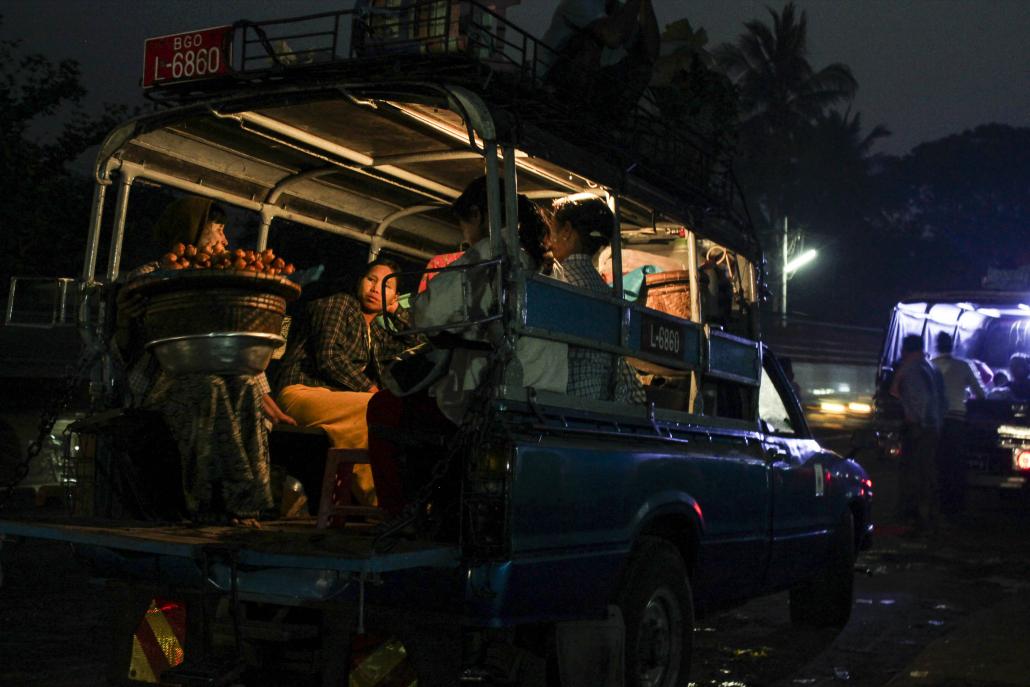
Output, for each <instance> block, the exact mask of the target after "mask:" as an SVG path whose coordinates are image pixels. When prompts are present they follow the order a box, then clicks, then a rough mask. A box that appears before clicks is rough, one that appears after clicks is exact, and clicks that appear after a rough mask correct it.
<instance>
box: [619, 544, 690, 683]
mask: <svg viewBox="0 0 1030 687" xmlns="http://www.w3.org/2000/svg"><path fill="white" fill-rule="evenodd" d="M617 603H618V606H619V610H620V611H622V617H623V621H624V622H625V626H626V649H625V651H626V687H686V685H687V684H688V677H689V674H690V654H691V650H692V648H693V644H694V601H693V597H692V595H691V590H690V579H689V578H688V576H687V569H686V566H685V565H684V564H683V558H682V557H681V556H680V554H679V551H677V550H676V547H675V546H673V545H672V544H670V543H669V542H668V541H666V540H664V539H660V538H657V537H644V538H642V540H641V542H640V543H639V545H638V546H637V548H636V550H635V551H634V553H633V556H632V557H631V558H630V561H629V564H628V567H627V569H626V573H625V575H624V576H623V580H622V586H621V589H620V591H619V595H618V599H617Z"/></svg>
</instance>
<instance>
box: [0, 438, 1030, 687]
mask: <svg viewBox="0 0 1030 687" xmlns="http://www.w3.org/2000/svg"><path fill="white" fill-rule="evenodd" d="M840 440H841V437H831V441H832V442H837V445H840ZM867 467H868V469H869V470H870V472H871V474H872V478H873V480H874V488H875V489H876V497H875V498H876V503H877V507H876V513H875V516H876V519H877V522H878V525H879V527H878V532H877V534H876V537H875V544H874V546H873V548H872V549H871V550H870V551H867V552H864V553H863V554H862V555H861V556H860V558H859V561H858V567H859V568H860V569H863V570H865V571H868V572H867V573H862V574H860V575H859V577H858V578H857V582H856V599H855V607H854V611H853V614H852V619H851V622H850V623H849V624H848V625H847V627H845V628H844V629H843V631H841V632H835V631H825V630H799V629H795V628H793V627H791V625H790V622H789V618H788V611H787V598H786V594H779V595H776V596H771V597H767V598H763V599H759V600H756V601H753V602H751V603H749V604H747V605H745V606H742V607H739V608H736V609H734V610H731V611H726V612H722V613H718V614H713V615H710V616H708V617H705V618H702V619H699V622H698V626H697V634H696V647H695V652H694V671H693V675H692V677H693V680H694V684H696V685H697V686H698V687H707V686H717V687H799V686H801V687H803V686H805V685H812V686H815V687H819V686H825V685H835V686H842V685H852V686H856V687H960V686H961V687H1027V685H1030V594H1028V593H1027V592H1028V590H1030V513H1028V512H1027V511H1026V510H1025V509H1020V508H1019V507H1018V506H1017V505H1016V504H1008V503H1004V502H996V501H992V500H989V499H988V500H982V501H981V502H978V503H975V504H972V505H973V507H972V508H971V512H970V513H969V514H968V515H967V516H966V517H965V518H964V519H963V520H961V521H959V522H958V523H957V524H955V525H953V526H950V527H948V528H946V529H945V530H944V531H943V532H942V533H941V534H940V535H938V536H936V537H933V538H929V537H915V536H912V535H911V534H910V533H908V532H906V531H905V530H903V529H902V528H900V527H897V526H895V525H893V524H892V522H891V520H892V518H891V515H892V514H891V512H890V510H891V509H890V508H889V507H888V505H889V504H891V503H893V498H894V496H893V478H894V466H893V465H890V464H883V463H876V462H869V463H868V465H867ZM3 561H4V572H5V574H6V581H5V582H4V584H3V586H2V587H0V685H3V686H7V685H10V686H12V687H13V686H15V685H16V686H18V687H36V686H42V685H59V686H60V685H94V684H99V683H100V682H101V680H102V676H103V671H104V665H105V657H106V654H107V650H108V649H107V647H108V644H109V642H108V635H107V633H106V625H105V622H106V620H105V619H106V615H105V614H106V611H107V608H108V606H109V604H108V597H107V595H106V592H105V590H104V588H103V586H102V585H101V584H99V583H96V582H93V581H90V580H89V578H88V577H87V575H86V574H85V572H84V571H83V570H82V569H81V568H79V567H78V566H77V565H76V563H75V561H74V559H73V557H72V555H71V553H70V551H69V549H68V548H67V547H66V546H62V545H56V544H47V543H40V542H23V543H21V544H18V545H16V546H13V547H12V546H11V545H10V544H8V545H7V548H6V549H5V550H4V551H3Z"/></svg>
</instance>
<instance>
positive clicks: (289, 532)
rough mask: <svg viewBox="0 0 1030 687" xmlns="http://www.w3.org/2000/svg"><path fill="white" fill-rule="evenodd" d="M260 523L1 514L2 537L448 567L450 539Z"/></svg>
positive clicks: (293, 565) (267, 564) (257, 557)
mask: <svg viewBox="0 0 1030 687" xmlns="http://www.w3.org/2000/svg"><path fill="white" fill-rule="evenodd" d="M261 525H262V526H261V528H260V529H258V528H250V527H229V526H213V525H212V526H195V525H188V524H175V523H154V524H150V523H143V522H138V523H131V524H127V523H125V522H115V521H102V520H85V519H74V520H72V519H70V518H65V519H51V520H47V519H39V518H33V519H31V520H29V519H24V520H14V519H9V520H0V538H3V537H5V536H7V537H25V538H30V539H49V540H54V541H65V542H69V543H72V544H76V545H80V546H82V545H84V546H92V547H100V548H105V549H111V550H114V551H120V552H129V553H134V554H153V555H157V556H163V557H173V558H182V559H190V560H193V561H196V562H198V563H199V562H201V561H203V560H205V559H208V558H209V557H210V556H212V555H213V554H218V553H231V555H232V557H233V559H234V561H235V563H236V564H238V565H246V566H252V567H255V568H279V569H296V570H308V571H335V572H341V573H358V574H361V573H365V574H376V573H389V572H396V571H403V570H409V569H412V568H426V567H430V568H453V567H455V566H457V565H458V563H459V561H460V552H459V549H458V547H457V546H456V545H454V544H441V543H436V542H429V541H425V540H422V541H419V540H407V539H401V540H397V541H391V542H390V545H388V546H380V547H379V548H380V549H382V550H379V551H376V550H374V549H373V542H374V535H373V531H372V528H371V527H369V526H355V527H351V526H348V527H346V528H341V529H315V527H314V525H313V522H312V521H271V522H262V523H261Z"/></svg>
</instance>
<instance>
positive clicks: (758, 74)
mask: <svg viewBox="0 0 1030 687" xmlns="http://www.w3.org/2000/svg"><path fill="white" fill-rule="evenodd" d="M766 9H767V10H768V12H769V15H770V17H771V18H772V26H767V25H766V24H763V23H762V22H760V21H758V20H752V21H749V22H746V23H745V24H744V27H745V29H746V31H745V33H744V34H743V35H741V36H740V38H739V39H738V40H737V43H736V44H731V43H725V44H723V45H721V46H720V47H719V48H717V49H716V51H715V57H716V60H717V62H718V64H719V65H720V67H721V68H722V69H723V71H724V72H725V73H726V74H727V75H728V76H729V77H730V79H732V80H733V83H734V84H735V85H736V86H737V89H738V91H739V93H740V99H741V117H742V121H743V122H744V123H745V124H749V125H750V126H749V128H753V129H757V131H756V133H764V134H767V135H768V134H775V135H780V136H782V135H784V134H792V133H796V130H797V127H798V126H799V125H801V124H803V123H805V122H811V121H812V120H814V119H815V117H817V116H818V115H819V114H821V113H823V112H824V111H825V110H826V109H827V108H828V107H830V106H832V105H835V104H837V103H840V102H842V101H846V100H850V99H851V98H852V96H854V94H855V91H856V90H857V88H858V83H857V82H856V81H855V77H854V76H853V75H852V74H851V70H850V69H849V68H848V67H847V66H846V65H844V64H840V63H834V64H831V65H828V66H826V67H824V68H822V69H820V70H818V71H816V70H815V69H814V68H813V67H812V65H811V64H810V63H809V62H808V17H807V15H806V13H805V12H804V11H802V12H801V14H800V16H798V14H797V11H796V8H795V6H794V3H793V2H789V3H787V5H786V6H785V7H784V8H783V11H782V12H781V13H779V14H777V13H776V11H775V10H773V9H772V8H768V7H767V8H766Z"/></svg>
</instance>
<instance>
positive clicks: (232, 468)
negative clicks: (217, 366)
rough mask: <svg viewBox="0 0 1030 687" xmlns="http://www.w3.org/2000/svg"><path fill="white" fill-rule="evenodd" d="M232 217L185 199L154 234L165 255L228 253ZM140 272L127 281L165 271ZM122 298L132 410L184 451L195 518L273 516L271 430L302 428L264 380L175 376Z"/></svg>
mask: <svg viewBox="0 0 1030 687" xmlns="http://www.w3.org/2000/svg"><path fill="white" fill-rule="evenodd" d="M225 219H226V216H225V211H224V210H222V209H221V208H220V207H218V206H216V205H213V204H212V203H211V201H210V200H207V199H204V198H197V197H188V198H182V199H180V200H178V201H175V202H174V203H172V205H170V206H169V207H168V208H167V209H166V210H165V212H164V213H163V214H162V215H161V217H160V218H159V219H158V221H157V223H155V226H154V237H155V243H156V244H157V245H158V246H159V247H160V249H161V252H165V251H167V250H169V248H170V247H172V246H174V245H175V244H176V243H184V244H193V245H196V246H198V247H214V246H215V245H216V244H217V245H219V246H221V247H222V248H223V249H224V248H225V247H226V245H227V241H226V239H225ZM158 266H159V264H158V262H157V261H153V262H149V263H146V264H144V265H141V266H140V267H138V268H136V269H135V270H133V271H132V272H130V273H129V275H128V276H127V279H126V281H131V280H133V279H136V278H139V277H141V276H144V275H146V274H150V273H151V272H153V271H155V270H156V269H158ZM126 293H127V292H126V291H125V290H124V289H123V290H122V291H121V292H120V293H119V299H118V308H117V310H118V316H117V332H116V334H115V343H116V345H117V348H118V351H119V353H120V354H121V356H122V358H123V359H124V360H125V361H126V369H127V380H126V381H127V384H126V386H127V389H126V391H127V394H126V395H127V404H128V405H129V406H132V407H138V408H143V409H147V410H155V411H157V412H159V413H160V414H161V416H162V418H163V419H164V422H165V424H166V425H167V427H168V429H169V431H170V433H171V435H172V437H173V438H174V439H175V442H176V445H177V448H178V450H179V457H180V460H181V464H182V465H181V472H182V488H183V495H184V500H185V505H186V509H187V511H188V513H189V516H190V517H191V518H192V519H194V520H197V521H201V522H208V521H214V522H221V521H228V522H231V523H240V524H253V523H254V522H255V521H256V520H257V519H258V518H260V517H261V516H263V515H266V514H268V512H269V511H270V510H271V509H272V506H273V502H272V492H271V486H270V483H269V454H268V427H269V425H270V424H271V423H273V422H279V423H285V424H296V423H295V422H294V421H293V420H292V419H291V418H290V417H289V416H287V415H286V414H285V413H283V412H282V410H280V409H279V407H278V406H277V405H276V403H275V401H274V400H273V399H272V397H271V395H270V389H269V386H268V380H267V379H266V378H265V375H264V374H263V373H262V374H259V375H211V374H187V375H178V376H172V375H169V374H168V373H166V372H164V371H163V370H162V369H161V367H160V365H158V363H157V360H156V359H155V358H154V357H153V356H151V355H150V354H149V353H148V352H147V351H146V350H145V349H144V347H143V345H144V343H145V341H144V334H143V329H142V326H141V323H142V315H143V312H144V310H145V303H144V302H143V301H142V299H140V298H139V297H138V296H137V297H133V296H125V295H124V294H126Z"/></svg>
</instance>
